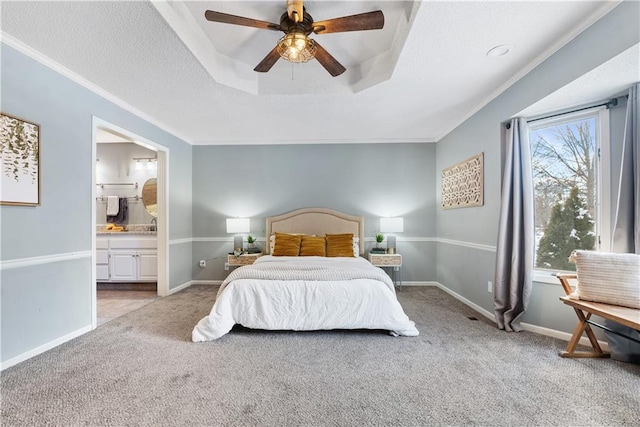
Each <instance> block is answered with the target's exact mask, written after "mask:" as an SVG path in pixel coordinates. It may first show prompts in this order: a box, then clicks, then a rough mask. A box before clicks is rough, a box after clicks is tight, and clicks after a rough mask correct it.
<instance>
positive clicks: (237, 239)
mask: <svg viewBox="0 0 640 427" xmlns="http://www.w3.org/2000/svg"><path fill="white" fill-rule="evenodd" d="M242 240H243V239H242V234H236V235H235V236H233V249H234V250H236V249H240V250H242Z"/></svg>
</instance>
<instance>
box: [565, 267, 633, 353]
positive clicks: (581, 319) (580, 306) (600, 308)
mask: <svg viewBox="0 0 640 427" xmlns="http://www.w3.org/2000/svg"><path fill="white" fill-rule="evenodd" d="M557 277H558V279H559V280H560V284H561V285H562V288H563V289H564V292H565V294H566V295H567V296H564V297H560V300H561V301H562V302H563V303H565V304H567V305H569V306H571V307H573V309H574V310H575V312H576V315H577V316H578V325H576V329H575V330H574V332H573V336H572V337H571V340H570V341H569V344H567V349H566V350H565V351H563V352H561V353H560V356H562V357H609V353H605V352H604V351H602V348H600V344H599V343H598V340H597V339H596V336H595V335H594V333H593V330H592V329H591V325H593V326H596V327H598V328H601V329H604V330H606V331H608V332H611V333H613V334H616V335H620V336H623V337H625V338H627V339H630V340H631V341H634V342H637V343H640V341H639V340H637V339H636V338H633V337H630V336H627V335H624V334H621V333H619V332H617V331H613V330H611V329H610V328H607V327H606V326H604V325H601V324H599V323H596V322H594V321H592V320H590V319H591V315H592V314H595V315H596V316H600V317H602V318H605V319H609V320H613V321H614V322H617V323H620V324H622V325H624V326H628V327H630V328H632V329H636V330H638V331H640V310H638V309H636V308H630V307H622V306H619V305H611V304H603V303H599V302H591V301H583V300H576V299H571V298H569V295H570V294H571V293H572V292H573V289H572V288H571V285H570V283H569V280H572V279H577V276H576V275H574V274H572V275H563V276H557ZM583 333H585V334H586V335H587V338H589V342H591V346H592V347H593V351H575V349H576V347H577V345H578V342H579V341H580V338H581V337H582V334H583Z"/></svg>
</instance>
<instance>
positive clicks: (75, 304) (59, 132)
mask: <svg viewBox="0 0 640 427" xmlns="http://www.w3.org/2000/svg"><path fill="white" fill-rule="evenodd" d="M1 54H2V61H1V67H2V68H1V72H2V87H1V92H2V111H3V112H5V113H7V114H11V115H14V116H18V117H22V118H24V119H26V120H29V121H32V122H34V123H37V124H39V125H40V149H41V150H40V153H41V154H40V155H41V166H40V186H41V200H40V202H41V205H40V206H38V207H19V206H1V207H0V225H1V228H2V235H1V237H0V244H1V246H0V247H1V252H0V260H2V261H3V265H2V271H1V272H0V275H1V277H0V278H1V285H0V286H1V288H0V292H1V294H0V297H1V311H2V312H1V323H2V324H1V329H0V335H1V340H2V341H1V344H2V345H1V354H0V359H1V360H2V361H3V362H4V361H7V360H9V359H11V358H14V357H16V356H18V355H20V354H23V353H25V352H28V351H30V350H33V349H35V348H37V347H39V346H42V345H46V344H47V343H49V342H51V341H54V340H56V339H59V338H61V337H64V336H66V335H69V334H73V333H74V332H76V331H78V330H80V329H82V328H85V327H87V326H89V325H91V287H92V283H91V258H90V252H91V236H92V234H93V233H94V232H95V231H94V230H92V228H91V207H92V204H93V201H92V199H91V190H92V189H91V174H92V155H91V150H92V144H91V132H92V116H97V117H99V118H101V119H103V120H106V121H108V122H110V123H113V124H115V125H117V126H119V127H121V128H124V129H127V130H128V131H130V132H133V133H135V134H138V135H140V136H142V137H144V138H146V139H148V140H151V141H154V142H156V143H158V144H161V145H163V146H165V147H167V148H169V150H170V163H169V164H170V169H169V188H170V203H169V211H170V224H169V237H170V239H182V238H187V239H189V238H191V146H190V145H188V144H187V143H185V142H184V141H182V140H180V139H178V138H176V137H174V136H172V135H170V134H169V133H167V132H165V131H162V130H161V129H159V128H157V127H156V126H154V125H151V124H150V123H148V122H146V121H144V120H142V119H140V118H139V117H137V116H135V115H133V114H131V113H129V112H127V111H125V110H123V109H122V108H120V107H118V106H116V105H114V104H113V103H111V102H109V101H107V100H106V99H104V98H102V97H100V96H98V95H96V94H95V93H93V92H91V91H89V90H87V89H85V88H83V87H82V86H80V85H78V84H76V83H74V82H73V81H71V80H69V79H68V78H66V77H64V76H62V75H60V74H58V73H56V72H54V71H52V70H51V69H49V68H47V67H46V66H44V65H42V64H41V63H39V62H37V61H35V60H33V59H31V58H29V57H27V56H25V55H23V54H22V53H19V52H18V51H16V50H15V49H13V48H11V47H9V46H7V45H4V44H3V45H2V51H1ZM180 246H184V247H185V248H184V251H183V253H184V252H187V253H188V254H189V255H190V253H191V245H190V243H189V244H188V245H180ZM171 249H172V248H170V253H171V254H172V253H173V252H174V251H172V250H171ZM70 253H84V254H83V255H82V256H81V257H80V258H79V259H73V260H62V261H57V262H46V263H44V262H43V260H39V259H37V257H42V256H47V255H59V256H63V257H64V255H65V254H70ZM85 255H86V256H85ZM33 258H36V259H35V260H33ZM189 258H190V256H189ZM20 259H22V260H24V259H27V261H29V262H31V263H32V264H33V265H30V266H26V267H17V268H8V267H7V265H11V263H9V264H6V261H8V260H20ZM189 262H190V260H189V261H185V260H183V259H180V258H177V259H176V260H173V259H170V266H171V271H170V277H171V283H170V286H171V287H175V286H177V285H179V284H182V283H184V282H187V281H189V280H190V278H191V277H190V271H189V270H187V269H185V268H182V271H181V272H180V273H179V274H176V273H175V271H180V270H181V267H182V266H181V265H180V264H181V263H189ZM13 267H15V264H14V265H13Z"/></svg>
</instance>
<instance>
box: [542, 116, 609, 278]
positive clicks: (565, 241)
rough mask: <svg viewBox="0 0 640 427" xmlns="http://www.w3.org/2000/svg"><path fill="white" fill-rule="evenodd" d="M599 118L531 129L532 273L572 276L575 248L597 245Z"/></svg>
mask: <svg viewBox="0 0 640 427" xmlns="http://www.w3.org/2000/svg"><path fill="white" fill-rule="evenodd" d="M596 126H597V116H595V115H591V116H589V117H582V118H580V119H574V120H571V121H567V120H565V121H564V122H557V121H556V122H555V124H550V125H546V126H545V125H544V124H543V125H541V126H538V127H533V128H532V130H531V132H530V134H529V137H530V141H531V153H532V164H533V179H534V192H535V199H534V203H535V233H536V264H535V265H536V268H539V269H549V270H568V271H575V265H573V264H571V263H569V262H568V258H569V256H570V255H571V252H572V251H573V250H575V249H587V250H590V249H594V248H595V247H596V242H597V234H596V219H597V206H596V203H597V194H596V190H597V167H596V162H597V153H598V151H597V149H598V147H597V141H596Z"/></svg>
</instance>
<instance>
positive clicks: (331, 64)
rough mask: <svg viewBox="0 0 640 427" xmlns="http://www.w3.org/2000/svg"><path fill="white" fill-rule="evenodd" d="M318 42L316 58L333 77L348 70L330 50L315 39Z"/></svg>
mask: <svg viewBox="0 0 640 427" xmlns="http://www.w3.org/2000/svg"><path fill="white" fill-rule="evenodd" d="M314 42H315V44H316V59H317V60H318V62H319V63H320V65H322V66H323V67H324V69H325V70H327V71H328V72H329V74H331V75H332V76H333V77H336V76H339V75H340V74H342V73H344V72H345V71H346V68H344V67H343V66H342V64H341V63H339V62H338V61H337V60H336V58H334V57H333V56H331V54H330V53H329V52H327V51H326V50H325V48H323V47H322V46H320V44H319V43H318V42H316V41H315V40H314Z"/></svg>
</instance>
